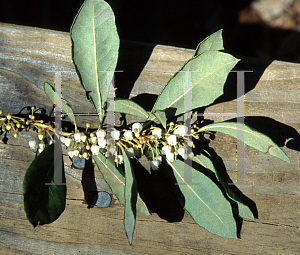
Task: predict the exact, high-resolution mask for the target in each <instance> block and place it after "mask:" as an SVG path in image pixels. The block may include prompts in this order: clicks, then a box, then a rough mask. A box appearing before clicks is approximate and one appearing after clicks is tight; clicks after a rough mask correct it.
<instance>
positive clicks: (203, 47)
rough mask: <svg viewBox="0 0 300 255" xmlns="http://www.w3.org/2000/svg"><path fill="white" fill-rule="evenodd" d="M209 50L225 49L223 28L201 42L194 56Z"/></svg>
mask: <svg viewBox="0 0 300 255" xmlns="http://www.w3.org/2000/svg"><path fill="white" fill-rule="evenodd" d="M207 50H214V51H217V50H224V47H223V39H222V29H220V30H219V31H217V32H215V33H213V34H212V35H210V36H208V37H206V38H205V39H204V40H203V41H202V42H201V43H199V44H198V46H197V48H196V51H195V53H194V56H193V57H194V58H195V57H197V56H199V55H200V54H202V53H203V52H205V51H207Z"/></svg>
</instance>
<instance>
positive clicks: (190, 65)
mask: <svg viewBox="0 0 300 255" xmlns="http://www.w3.org/2000/svg"><path fill="white" fill-rule="evenodd" d="M237 62H238V59H236V58H235V57H233V56H231V55H229V54H226V53H222V52H218V51H205V52H203V53H202V54H201V55H199V56H197V57H195V58H191V59H190V60H189V61H187V62H186V63H185V64H184V65H183V67H182V68H181V69H180V70H179V71H178V72H176V73H175V74H174V76H173V77H172V78H171V79H170V80H169V81H168V83H167V84H166V86H165V87H164V89H163V90H162V92H161V93H160V95H159V97H158V99H157V101H156V103H155V105H154V107H153V109H152V111H151V112H152V113H153V112H154V111H155V110H165V109H167V108H172V109H173V110H174V112H175V114H174V116H176V115H179V114H182V113H185V112H186V111H190V110H192V109H195V108H198V107H202V106H206V105H209V104H211V103H212V102H214V101H215V99H217V98H218V97H219V96H220V95H222V94H223V86H224V83H225V81H226V78H227V75H228V73H229V72H230V70H231V69H232V68H233V67H234V66H235V65H236V63H237ZM188 71H190V72H188ZM188 75H190V77H189V78H188ZM187 80H189V81H190V82H191V85H190V86H189V85H185V84H186V82H187ZM191 92H192V93H191ZM187 93H191V97H192V102H190V103H189V104H190V105H185V95H187ZM187 107H188V109H187Z"/></svg>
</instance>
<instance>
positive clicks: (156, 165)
mask: <svg viewBox="0 0 300 255" xmlns="http://www.w3.org/2000/svg"><path fill="white" fill-rule="evenodd" d="M159 165H160V161H158V160H152V161H151V162H150V166H151V168H152V169H153V170H157V169H158V167H159Z"/></svg>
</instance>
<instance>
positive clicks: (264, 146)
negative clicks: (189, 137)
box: [198, 122, 290, 163]
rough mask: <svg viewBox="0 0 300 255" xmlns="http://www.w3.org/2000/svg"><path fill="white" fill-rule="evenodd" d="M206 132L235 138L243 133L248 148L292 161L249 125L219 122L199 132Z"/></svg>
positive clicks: (267, 138) (269, 139) (274, 144)
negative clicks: (214, 132)
mask: <svg viewBox="0 0 300 255" xmlns="http://www.w3.org/2000/svg"><path fill="white" fill-rule="evenodd" d="M204 131H216V132H221V133H224V134H226V135H230V136H232V137H234V138H239V137H238V135H237V133H238V132H243V137H244V140H243V141H242V142H244V143H245V144H247V145H248V146H250V147H252V148H254V149H256V150H259V151H261V152H263V153H267V152H268V153H270V154H271V155H272V156H274V157H277V158H280V159H282V160H283V161H286V162H288V163H290V159H289V158H288V156H287V155H286V154H285V153H284V151H283V150H281V149H280V147H279V146H278V145H277V144H276V143H274V142H273V141H272V139H271V138H270V137H268V136H266V135H264V134H262V133H260V132H258V131H256V130H254V129H252V128H250V127H249V126H247V125H244V124H242V123H239V122H218V123H213V124H210V125H207V126H204V127H202V128H200V129H199V130H198V132H204Z"/></svg>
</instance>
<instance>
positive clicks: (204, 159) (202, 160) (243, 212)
mask: <svg viewBox="0 0 300 255" xmlns="http://www.w3.org/2000/svg"><path fill="white" fill-rule="evenodd" d="M204 152H205V153H206V154H207V155H204V154H200V155H196V156H194V157H193V161H194V162H196V163H198V164H200V165H202V166H203V167H205V168H207V169H209V170H211V171H212V172H213V173H214V174H215V176H216V178H217V180H218V181H219V182H220V184H221V185H222V186H223V187H224V189H225V192H226V194H227V195H228V196H229V197H230V198H231V199H232V200H233V201H235V202H237V204H238V214H239V216H240V217H241V218H246V219H249V220H254V216H253V213H252V211H251V210H250V208H249V207H248V206H247V205H245V204H244V203H243V201H242V200H241V199H239V198H238V196H237V195H236V194H235V193H234V192H233V191H232V190H231V189H230V187H229V186H228V184H227V183H225V182H224V181H223V179H222V178H221V176H220V175H219V173H218V171H217V170H216V169H215V166H214V164H213V162H212V161H211V159H210V158H208V155H209V154H208V152H207V151H205V150H204ZM209 156H210V155H209Z"/></svg>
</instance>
